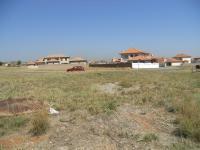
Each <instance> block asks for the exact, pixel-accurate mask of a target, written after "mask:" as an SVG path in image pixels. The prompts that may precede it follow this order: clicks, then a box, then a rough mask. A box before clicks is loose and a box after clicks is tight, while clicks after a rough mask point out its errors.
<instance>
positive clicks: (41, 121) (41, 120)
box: [30, 111, 49, 136]
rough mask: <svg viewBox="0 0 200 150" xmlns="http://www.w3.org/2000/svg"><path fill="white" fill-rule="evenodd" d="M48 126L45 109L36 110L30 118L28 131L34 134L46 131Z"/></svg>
mask: <svg viewBox="0 0 200 150" xmlns="http://www.w3.org/2000/svg"><path fill="white" fill-rule="evenodd" d="M48 128H49V118H48V113H47V112H46V111H39V112H37V113H36V114H35V115H34V116H33V118H32V120H31V129H30V133H31V134H32V135H34V136H37V135H41V134H44V133H46V131H47V129H48Z"/></svg>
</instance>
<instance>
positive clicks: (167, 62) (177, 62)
mask: <svg viewBox="0 0 200 150" xmlns="http://www.w3.org/2000/svg"><path fill="white" fill-rule="evenodd" d="M164 62H165V66H181V65H182V64H183V61H182V60H178V59H175V58H167V59H165V61H164Z"/></svg>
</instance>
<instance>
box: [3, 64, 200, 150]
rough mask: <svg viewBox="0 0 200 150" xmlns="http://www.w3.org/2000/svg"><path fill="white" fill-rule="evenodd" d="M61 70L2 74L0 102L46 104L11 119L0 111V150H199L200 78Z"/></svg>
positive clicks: (180, 73)
mask: <svg viewBox="0 0 200 150" xmlns="http://www.w3.org/2000/svg"><path fill="white" fill-rule="evenodd" d="M64 69H65V67H59V68H52V67H49V66H48V67H47V68H45V67H42V68H39V69H27V68H25V67H18V68H12V67H10V68H5V67H0V100H1V101H3V100H13V99H15V100H18V103H17V105H15V106H13V107H12V109H15V108H16V107H17V109H20V108H21V109H22V108H23V109H24V110H28V109H29V106H27V105H32V106H33V103H34V105H36V104H37V105H38V104H41V105H43V107H41V108H42V109H39V110H37V109H36V110H37V111H34V112H32V113H23V114H14V115H10V116H5V111H3V108H4V107H3V106H0V115H1V114H4V115H2V116H1V118H0V145H1V146H0V149H89V150H90V149H91V150H92V149H107V150H110V149H113V150H115V149H138V150H140V149H149V148H150V149H174V150H179V149H200V74H199V73H191V70H190V69H189V68H185V69H184V68H182V69H176V70H175V69H166V70H165V69H162V70H139V71H137V70H131V69H99V68H98V69H94V68H93V69H91V68H87V69H86V72H74V73H66V72H65V71H64ZM21 99H23V101H22V100H21ZM24 99H25V100H27V102H26V105H25V102H24ZM20 101H21V103H23V107H22V106H19V105H20V104H19V103H20ZM30 101H31V102H30ZM2 104H3V103H2ZM0 105H1V103H0ZM49 106H52V107H53V108H55V109H56V110H58V111H59V112H60V114H58V115H48V114H46V110H47V109H48V107H49ZM9 109H11V108H9ZM31 110H32V109H31Z"/></svg>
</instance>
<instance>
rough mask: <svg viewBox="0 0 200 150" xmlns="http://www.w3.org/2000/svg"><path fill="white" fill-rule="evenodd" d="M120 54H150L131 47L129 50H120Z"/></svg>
mask: <svg viewBox="0 0 200 150" xmlns="http://www.w3.org/2000/svg"><path fill="white" fill-rule="evenodd" d="M120 54H148V53H146V52H144V51H142V50H139V49H136V48H129V49H127V50H124V51H122V52H120Z"/></svg>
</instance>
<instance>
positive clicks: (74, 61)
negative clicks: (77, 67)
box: [69, 57, 87, 65]
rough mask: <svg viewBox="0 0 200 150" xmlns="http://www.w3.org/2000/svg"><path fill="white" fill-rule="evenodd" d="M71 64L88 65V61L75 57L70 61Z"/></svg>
mask: <svg viewBox="0 0 200 150" xmlns="http://www.w3.org/2000/svg"><path fill="white" fill-rule="evenodd" d="M69 63H70V64H83V65H86V64H87V60H86V59H83V58H81V57H73V58H70V59H69Z"/></svg>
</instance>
